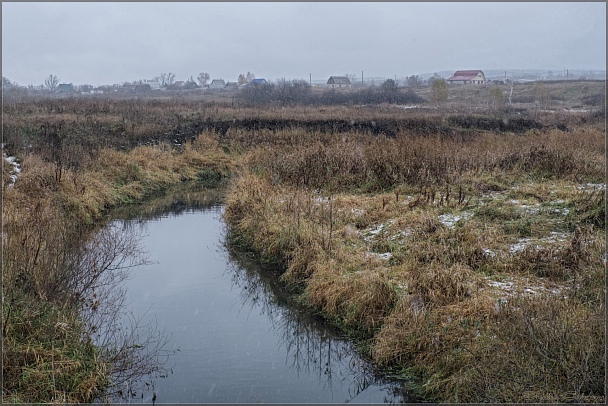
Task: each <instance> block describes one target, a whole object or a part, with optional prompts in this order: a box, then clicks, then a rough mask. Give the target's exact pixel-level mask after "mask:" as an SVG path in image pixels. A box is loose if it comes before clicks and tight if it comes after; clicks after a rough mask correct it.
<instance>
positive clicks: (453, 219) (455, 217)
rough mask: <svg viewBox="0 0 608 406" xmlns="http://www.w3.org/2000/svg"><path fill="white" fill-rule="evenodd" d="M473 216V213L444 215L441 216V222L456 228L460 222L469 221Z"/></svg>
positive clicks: (464, 212)
mask: <svg viewBox="0 0 608 406" xmlns="http://www.w3.org/2000/svg"><path fill="white" fill-rule="evenodd" d="M472 216H473V213H472V212H468V211H463V212H462V213H460V214H442V215H440V216H439V222H440V223H441V224H443V225H444V226H447V227H449V228H454V227H455V226H456V223H458V222H459V221H460V220H468V219H470V218H471V217H472Z"/></svg>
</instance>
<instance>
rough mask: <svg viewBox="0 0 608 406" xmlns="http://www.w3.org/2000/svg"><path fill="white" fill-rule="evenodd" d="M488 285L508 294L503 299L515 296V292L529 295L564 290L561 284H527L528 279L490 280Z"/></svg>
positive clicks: (558, 292)
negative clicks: (551, 285)
mask: <svg viewBox="0 0 608 406" xmlns="http://www.w3.org/2000/svg"><path fill="white" fill-rule="evenodd" d="M488 286H489V287H491V288H495V289H497V290H499V291H502V292H504V293H505V294H506V296H503V297H502V298H503V299H506V298H507V297H509V296H513V295H514V294H516V293H518V292H521V293H523V294H527V295H537V294H542V293H553V294H555V295H557V294H560V293H561V292H562V288H561V287H559V286H555V287H546V286H542V285H534V284H532V285H527V283H526V281H517V283H516V282H512V281H504V282H498V281H489V282H488Z"/></svg>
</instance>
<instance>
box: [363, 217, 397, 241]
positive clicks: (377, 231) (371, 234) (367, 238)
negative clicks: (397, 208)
mask: <svg viewBox="0 0 608 406" xmlns="http://www.w3.org/2000/svg"><path fill="white" fill-rule="evenodd" d="M394 222H395V220H389V221H387V222H386V223H381V224H378V226H376V228H372V229H370V230H367V231H365V234H367V235H366V236H365V237H363V239H364V240H365V241H370V240H371V239H372V238H374V237H375V236H376V235H378V234H380V233H381V232H383V231H384V230H385V228H388V227H389V226H390V225H391V224H393V223H394Z"/></svg>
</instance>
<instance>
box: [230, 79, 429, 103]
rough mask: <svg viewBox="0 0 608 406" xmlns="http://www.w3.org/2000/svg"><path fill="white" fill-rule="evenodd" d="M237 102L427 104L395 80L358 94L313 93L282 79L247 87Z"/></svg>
mask: <svg viewBox="0 0 608 406" xmlns="http://www.w3.org/2000/svg"><path fill="white" fill-rule="evenodd" d="M235 100H237V101H238V102H240V103H241V104H243V105H248V106H259V105H268V104H281V105H290V106H293V105H311V106H319V105H354V104H380V103H393V104H407V103H420V102H423V101H425V100H424V98H422V97H420V96H418V95H417V94H415V93H413V92H411V91H409V90H402V89H399V87H398V83H397V82H395V81H394V80H392V79H388V80H387V81H385V82H384V83H383V84H382V85H381V86H378V87H370V88H367V89H360V90H356V91H342V90H341V91H336V90H334V89H327V90H325V91H324V92H322V93H317V92H313V91H312V88H311V86H310V85H309V84H308V82H306V81H304V80H285V79H280V80H278V81H277V82H276V83H273V82H271V83H267V84H262V85H249V86H246V87H245V88H243V89H242V90H241V91H240V92H239V93H238V94H237V95H236V96H235Z"/></svg>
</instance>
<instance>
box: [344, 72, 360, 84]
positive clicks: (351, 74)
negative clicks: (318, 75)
mask: <svg viewBox="0 0 608 406" xmlns="http://www.w3.org/2000/svg"><path fill="white" fill-rule="evenodd" d="M344 76H346V77H347V78H348V80H350V83H351V84H353V83H355V81H356V80H357V75H355V74H353V73H346V74H345V75H344Z"/></svg>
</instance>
